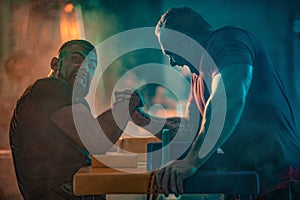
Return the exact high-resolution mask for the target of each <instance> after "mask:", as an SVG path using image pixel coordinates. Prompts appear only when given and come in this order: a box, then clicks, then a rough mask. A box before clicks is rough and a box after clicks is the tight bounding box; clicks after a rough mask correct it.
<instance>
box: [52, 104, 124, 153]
mask: <svg viewBox="0 0 300 200" xmlns="http://www.w3.org/2000/svg"><path fill="white" fill-rule="evenodd" d="M120 109H121V110H120ZM122 109H123V108H122V107H121V106H115V107H114V108H113V109H109V110H107V111H105V112H103V113H102V114H100V115H99V116H98V117H97V118H96V119H95V118H94V117H93V116H92V114H91V113H90V111H89V109H87V108H86V107H85V106H84V105H82V104H75V105H72V106H66V107H63V108H60V109H57V110H55V111H53V112H52V113H51V115H50V120H51V121H52V122H53V123H54V124H55V125H56V126H57V127H58V128H59V129H61V130H62V131H63V132H64V133H65V134H66V135H67V136H68V137H69V138H70V139H72V140H73V141H74V142H75V143H76V144H78V145H80V146H81V147H85V148H87V149H88V150H89V152H90V153H95V154H96V153H97V154H102V153H106V152H107V151H108V150H109V149H110V148H111V147H112V146H113V145H114V144H115V143H116V141H117V140H118V138H119V137H120V136H121V134H122V132H123V130H124V129H125V127H126V125H127V123H128V121H129V117H123V118H122V119H121V120H119V122H118V124H116V122H115V119H114V115H113V112H116V113H118V112H122Z"/></svg>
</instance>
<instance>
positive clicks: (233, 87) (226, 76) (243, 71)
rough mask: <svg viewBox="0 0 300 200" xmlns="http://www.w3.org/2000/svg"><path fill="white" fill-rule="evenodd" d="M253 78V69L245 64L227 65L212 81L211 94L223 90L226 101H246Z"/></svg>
mask: <svg viewBox="0 0 300 200" xmlns="http://www.w3.org/2000/svg"><path fill="white" fill-rule="evenodd" d="M252 76H253V67H252V66H251V65H247V64H236V65H229V66H226V67H224V68H222V69H221V70H220V72H219V73H218V74H217V75H215V76H214V78H213V81H212V94H215V93H216V91H218V90H220V87H222V85H223V86H224V88H225V92H226V99H229V100H230V99H232V98H240V99H242V100H245V99H246V96H247V94H248V90H249V88H250V85H251V81H252Z"/></svg>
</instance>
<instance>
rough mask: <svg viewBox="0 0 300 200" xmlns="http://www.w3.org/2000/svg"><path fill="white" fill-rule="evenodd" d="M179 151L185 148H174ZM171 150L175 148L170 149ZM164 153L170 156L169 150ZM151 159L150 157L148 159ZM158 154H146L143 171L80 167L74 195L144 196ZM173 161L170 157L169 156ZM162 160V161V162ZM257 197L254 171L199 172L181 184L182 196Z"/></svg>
mask: <svg viewBox="0 0 300 200" xmlns="http://www.w3.org/2000/svg"><path fill="white" fill-rule="evenodd" d="M164 143H165V141H164V142H163V143H157V142H150V143H148V145H147V152H152V151H154V150H155V148H156V149H157V148H159V147H161V146H162V145H164ZM174 145H175V146H176V145H178V146H177V149H178V147H179V148H180V147H182V146H184V145H180V144H174ZM173 148H174V147H173ZM167 151H169V152H172V148H171V149H168V150H167ZM149 155H150V156H149ZM157 155H158V154H148V155H147V156H148V158H147V169H148V171H147V170H146V169H145V167H144V168H118V169H113V168H108V167H102V168H101V167H98V168H93V167H82V168H80V169H79V170H78V171H77V172H76V173H75V175H74V177H73V190H74V194H75V195H78V196H82V199H84V197H85V196H90V195H100V194H146V193H147V192H148V191H147V189H148V185H149V179H150V174H151V172H149V171H152V170H153V169H155V168H157V166H158V165H160V164H161V163H162V162H164V161H162V157H164V156H163V155H159V156H161V157H160V158H159V157H157ZM169 157H170V159H172V154H171V155H169ZM163 159H164V158H163ZM258 193H259V176H258V174H257V173H256V172H254V171H211V170H206V171H204V170H203V171H201V170H200V171H198V172H197V173H196V174H195V175H193V176H192V177H190V178H188V179H186V180H185V181H184V194H234V195H239V196H240V200H251V199H252V196H253V195H255V194H258Z"/></svg>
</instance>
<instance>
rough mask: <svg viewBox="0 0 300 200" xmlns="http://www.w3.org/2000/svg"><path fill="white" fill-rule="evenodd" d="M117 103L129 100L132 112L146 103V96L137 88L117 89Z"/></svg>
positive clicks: (130, 111)
mask: <svg viewBox="0 0 300 200" xmlns="http://www.w3.org/2000/svg"><path fill="white" fill-rule="evenodd" d="M115 99H116V101H115V103H114V105H117V104H118V103H120V102H124V101H129V106H128V108H129V113H130V115H132V113H133V112H134V111H135V110H137V109H138V108H141V107H143V106H144V105H145V101H144V98H143V96H142V94H141V93H140V92H139V91H137V90H132V89H123V90H117V91H115Z"/></svg>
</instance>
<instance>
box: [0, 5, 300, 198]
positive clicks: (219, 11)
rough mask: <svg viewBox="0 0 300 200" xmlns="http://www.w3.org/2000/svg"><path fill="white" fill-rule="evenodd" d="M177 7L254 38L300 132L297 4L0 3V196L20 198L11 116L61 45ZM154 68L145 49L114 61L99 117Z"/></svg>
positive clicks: (158, 58) (144, 22)
mask: <svg viewBox="0 0 300 200" xmlns="http://www.w3.org/2000/svg"><path fill="white" fill-rule="evenodd" d="M174 6H189V7H192V8H193V9H194V10H196V11H198V12H199V13H201V14H202V15H203V16H204V17H205V18H206V19H207V20H208V21H209V22H210V23H211V24H213V25H214V26H215V27H221V26H223V25H227V24H233V25H237V26H240V27H242V28H245V29H248V30H250V31H251V32H252V33H254V34H256V35H257V36H258V37H259V38H260V39H261V40H262V41H263V43H264V44H265V46H266V48H267V50H268V52H269V53H270V55H271V59H272V61H273V64H274V66H275V67H276V68H277V69H278V70H279V72H280V74H281V77H282V79H283V80H284V84H285V87H286V89H287V91H288V97H289V98H290V100H291V102H292V107H293V110H294V113H295V118H296V121H297V125H299V126H300V87H298V86H299V84H300V1H299V0H285V1H282V0H243V1H239V0H126V1H125V0H124V1H120V0H90V1H84V0H20V1H13V0H0V13H1V14H0V166H1V167H2V168H5V169H3V170H1V169H0V189H1V188H2V189H3V188H6V191H8V192H4V193H5V194H4V195H3V196H4V198H5V199H18V198H19V196H18V194H17V193H14V194H13V192H11V191H14V190H16V185H15V182H14V181H15V179H14V174H13V171H12V170H11V161H7V162H6V160H5V159H9V158H10V156H9V155H10V154H9V153H10V152H9V142H8V128H9V121H10V117H11V114H12V112H13V108H14V106H15V103H16V100H17V99H18V97H19V96H20V95H21V93H22V92H23V91H24V89H25V88H26V87H27V86H28V85H29V84H30V83H32V82H33V81H34V80H36V79H37V78H42V77H45V76H47V74H48V72H49V69H50V68H49V62H50V59H51V58H52V57H53V56H56V54H57V50H58V48H59V47H60V45H61V44H62V43H63V42H65V41H67V40H69V39H74V38H84V39H88V40H89V41H91V42H92V43H94V44H95V45H97V44H99V43H101V42H102V41H104V40H105V39H107V38H109V37H111V36H113V35H115V34H118V33H120V32H122V31H126V30H130V29H133V28H139V27H153V26H155V25H156V22H157V21H158V19H159V18H160V15H161V14H162V13H163V12H165V11H166V10H167V9H169V8H171V7H174ZM108 51H113V49H108ZM152 62H154V63H156V62H166V58H165V57H163V56H162V54H161V52H160V51H158V50H153V49H144V50H139V51H134V52H130V53H128V54H126V55H123V56H121V57H120V58H118V59H116V60H115V61H114V62H113V63H112V64H111V66H110V67H109V68H108V69H107V70H106V71H105V72H103V73H104V76H103V79H102V80H101V81H100V84H99V87H98V89H97V98H98V101H97V102H98V103H97V105H96V108H97V112H101V111H102V110H104V109H105V108H106V107H108V106H109V105H110V94H111V92H112V90H113V88H114V85H115V83H116V82H117V81H118V79H119V77H120V76H122V75H123V74H124V73H125V72H126V71H127V70H129V69H131V68H133V67H135V66H137V65H141V64H144V63H152ZM156 75H157V76H160V77H161V78H162V79H163V80H165V81H166V82H168V84H173V85H175V86H177V87H178V88H179V89H180V90H182V91H186V90H188V88H180V84H178V81H177V80H174V78H172V77H170V76H168V74H167V73H164V72H162V73H160V74H156ZM130 77H131V78H129V79H130V80H129V82H128V85H129V86H130V84H131V82H137V81H146V82H147V74H138V75H136V74H135V75H133V76H130ZM182 95H183V96H185V95H186V92H183V94H182ZM299 126H298V131H300V127H299ZM7 163H8V164H7ZM3 172H7V173H3ZM7 176H9V177H8V178H7ZM7 188H9V189H8V190H7ZM0 191H1V190H0ZM0 194H1V193H0ZM10 195H15V196H10Z"/></svg>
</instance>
